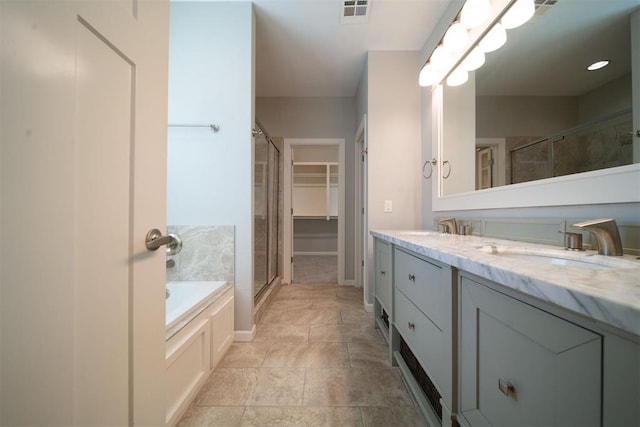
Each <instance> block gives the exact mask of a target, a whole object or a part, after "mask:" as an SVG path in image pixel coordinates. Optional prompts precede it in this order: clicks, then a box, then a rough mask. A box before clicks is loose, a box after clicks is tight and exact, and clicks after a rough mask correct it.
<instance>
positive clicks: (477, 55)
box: [460, 46, 485, 71]
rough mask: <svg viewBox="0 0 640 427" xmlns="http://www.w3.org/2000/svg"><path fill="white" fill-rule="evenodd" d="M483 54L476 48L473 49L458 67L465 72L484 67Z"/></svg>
mask: <svg viewBox="0 0 640 427" xmlns="http://www.w3.org/2000/svg"><path fill="white" fill-rule="evenodd" d="M484 61H485V57H484V52H483V51H482V49H480V48H479V47H478V46H476V47H474V48H473V49H472V50H471V52H469V53H468V54H467V57H466V58H465V59H464V60H463V61H462V63H461V64H460V67H462V68H463V69H464V70H467V71H473V70H477V69H478V68H480V67H482V66H483V65H484Z"/></svg>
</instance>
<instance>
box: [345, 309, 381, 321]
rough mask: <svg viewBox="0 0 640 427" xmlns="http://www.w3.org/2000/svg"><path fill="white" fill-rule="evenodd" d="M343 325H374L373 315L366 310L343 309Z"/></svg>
mask: <svg viewBox="0 0 640 427" xmlns="http://www.w3.org/2000/svg"><path fill="white" fill-rule="evenodd" d="M340 317H341V318H342V323H357V324H361V325H366V324H371V325H373V313H369V312H366V311H364V310H352V309H341V310H340Z"/></svg>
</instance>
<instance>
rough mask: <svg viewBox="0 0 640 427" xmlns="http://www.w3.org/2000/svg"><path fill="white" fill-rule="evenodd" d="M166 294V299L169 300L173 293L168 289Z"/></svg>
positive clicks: (165, 291)
mask: <svg viewBox="0 0 640 427" xmlns="http://www.w3.org/2000/svg"><path fill="white" fill-rule="evenodd" d="M164 294H165V298H164V299H168V298H169V297H170V296H171V291H170V290H169V288H166V289H165V290H164Z"/></svg>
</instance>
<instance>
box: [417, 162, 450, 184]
mask: <svg viewBox="0 0 640 427" xmlns="http://www.w3.org/2000/svg"><path fill="white" fill-rule="evenodd" d="M437 164H438V159H436V158H435V157H434V158H433V159H431V160H427V161H426V162H424V164H423V165H422V177H423V178H424V179H429V178H431V175H433V167H434V166H436V165H437ZM447 164H448V165H449V172H447V174H446V175H443V176H442V177H443V178H444V179H447V178H449V175H451V163H449V160H445V161H444V162H442V166H443V168H442V169H443V170H444V165H447ZM427 165H429V174H428V175H425V174H424V171H425V168H426V167H427Z"/></svg>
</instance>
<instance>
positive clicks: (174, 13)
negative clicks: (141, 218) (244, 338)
mask: <svg viewBox="0 0 640 427" xmlns="http://www.w3.org/2000/svg"><path fill="white" fill-rule="evenodd" d="M253 26H254V19H253V7H252V5H251V3H249V2H238V3H209V2H207V3H198V2H194V3H192V2H189V3H171V9H170V41H169V123H170V124H171V123H184V124H196V123H211V122H214V123H218V124H219V125H220V127H221V130H220V132H219V133H217V134H214V133H212V132H211V131H209V130H207V129H198V128H170V129H169V134H168V161H167V163H168V164H167V191H168V195H167V222H168V224H172V225H233V226H235V248H236V249H235V263H236V264H235V295H236V297H235V330H236V331H245V332H248V331H251V329H252V327H253V214H252V206H253V205H252V204H253V182H252V177H253V166H252V165H253V161H252V157H253V145H252V138H251V132H250V130H251V128H252V127H253V96H254V90H253V68H254V51H253V43H254V41H253V37H254V31H253ZM220 58H224V59H225V60H224V61H221V60H220ZM222 99H224V100H225V102H221V101H220V100H222Z"/></svg>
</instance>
